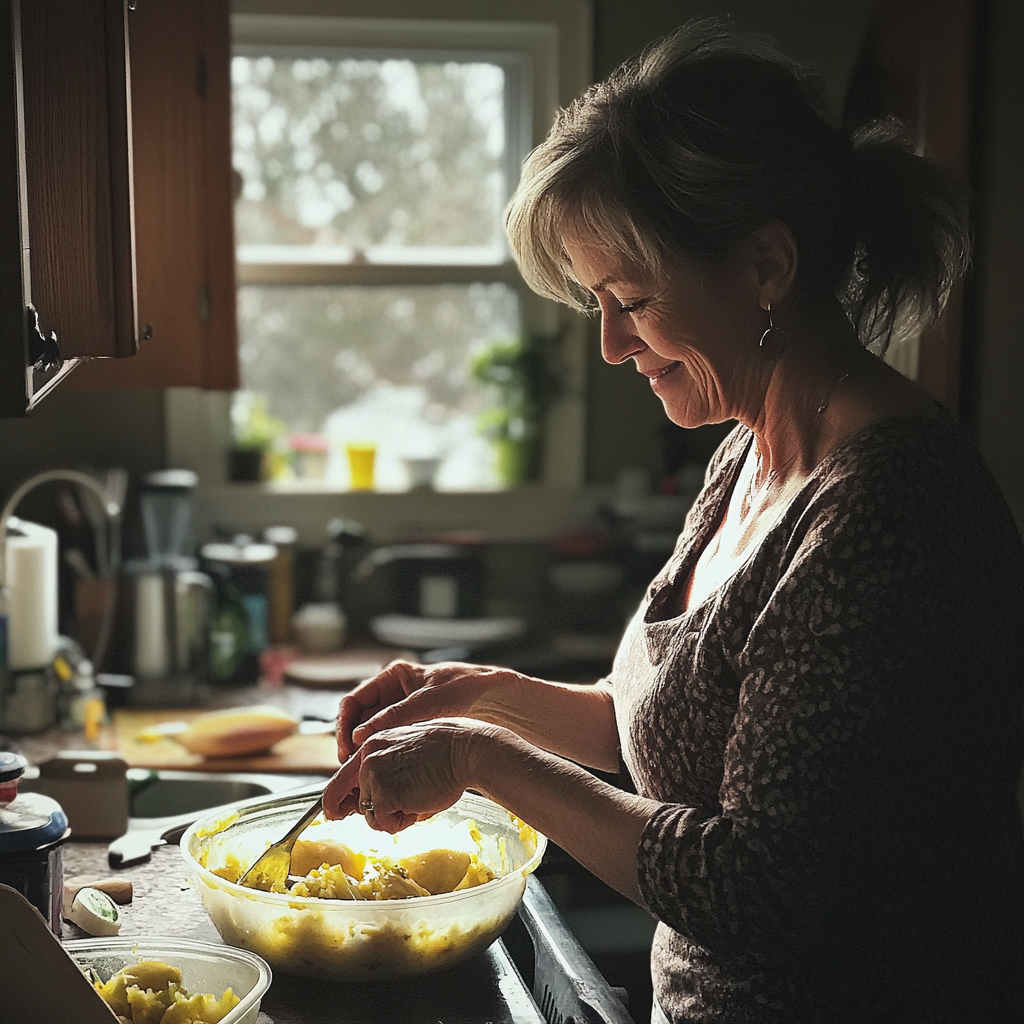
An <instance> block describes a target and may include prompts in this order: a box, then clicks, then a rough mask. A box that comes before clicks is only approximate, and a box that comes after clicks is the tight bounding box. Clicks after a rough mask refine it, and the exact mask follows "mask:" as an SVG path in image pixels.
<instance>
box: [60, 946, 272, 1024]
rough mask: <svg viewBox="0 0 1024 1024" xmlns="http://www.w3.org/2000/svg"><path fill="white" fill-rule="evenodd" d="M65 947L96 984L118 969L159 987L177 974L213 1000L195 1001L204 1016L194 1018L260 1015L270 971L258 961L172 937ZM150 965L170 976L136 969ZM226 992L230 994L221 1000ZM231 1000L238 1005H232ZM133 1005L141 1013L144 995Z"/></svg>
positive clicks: (245, 1022) (223, 1022) (233, 1022)
mask: <svg viewBox="0 0 1024 1024" xmlns="http://www.w3.org/2000/svg"><path fill="white" fill-rule="evenodd" d="M64 948H65V949H66V950H67V952H68V954H69V955H70V956H71V958H72V959H73V960H74V961H75V962H76V963H77V964H78V966H79V968H80V969H81V970H82V971H83V972H86V973H88V974H90V976H91V972H95V975H96V976H97V977H98V979H99V980H100V981H101V982H108V981H109V980H110V979H111V978H112V977H113V976H115V975H116V974H117V973H118V972H119V971H122V970H124V969H125V968H129V969H130V970H136V971H139V972H140V977H142V978H143V980H144V979H145V978H147V977H148V978H149V981H148V982H147V987H149V988H152V987H153V985H160V986H161V988H163V982H164V981H172V980H175V978H176V977H177V974H180V979H181V980H180V984H181V985H182V986H183V987H184V988H185V989H186V990H187V991H188V992H189V993H190V994H192V995H204V996H210V997H212V998H211V999H209V1000H199V1001H197V1003H198V1004H202V1003H206V1011H205V1013H204V1014H203V1015H202V1016H200V1017H199V1018H197V1019H216V1020H219V1024H253V1022H254V1021H255V1020H256V1017H257V1015H258V1014H259V1008H260V1000H261V999H262V998H263V994H264V993H265V992H266V990H267V988H268V987H269V986H270V980H271V972H270V968H269V967H268V966H267V964H266V963H265V962H264V961H263V960H262V959H261V958H260V957H258V956H256V955H254V954H253V953H250V952H248V951H247V950H243V949H233V948H232V947H230V946H222V945H218V944H217V943H213V942H199V941H196V940H189V939H174V938H155V939H148V940H142V939H140V938H138V937H137V936H135V937H131V938H129V937H118V938H106V939H73V940H71V941H69V942H66V943H65V944H64ZM153 962H157V963H163V964H166V965H168V966H169V967H170V968H171V969H172V973H171V974H169V975H167V976H166V977H164V976H163V975H161V976H160V977H157V975H158V974H159V972H158V971H157V970H156V969H155V968H154V967H152V966H141V967H140V965H147V964H152V963H153ZM174 972H177V974H175V973H174ZM118 987H119V986H118V985H117V983H116V982H115V984H114V985H112V986H111V989H112V990H115V991H116V989H117V988H118ZM228 989H230V990H231V995H230V996H229V997H228V998H227V999H226V1000H225V999H224V995H225V992H226V991H227V990H228ZM235 998H237V1000H238V1001H237V1003H234V1000H235ZM137 1001H138V1002H139V1005H140V1009H141V1008H142V1003H143V1002H145V1001H146V999H145V996H144V995H143V996H140V997H137ZM229 1003H234V1005H233V1006H231V1008H230V1009H227V1011H226V1012H225V1013H223V1015H222V1016H218V1014H217V1012H216V1011H217V1010H218V1009H219V1008H221V1009H222V1008H226V1007H227V1004H229ZM218 1004H219V1006H218ZM128 1019H130V1018H128ZM154 1019H156V1020H159V1018H158V1017H154Z"/></svg>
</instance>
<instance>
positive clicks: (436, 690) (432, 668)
mask: <svg viewBox="0 0 1024 1024" xmlns="http://www.w3.org/2000/svg"><path fill="white" fill-rule="evenodd" d="M518 678H520V677H519V675H518V674H517V673H516V672H512V671H510V670H508V669H497V668H487V667H485V666H482V665H465V664H462V663H461V662H456V661H447V662H441V663H439V664H436V665H414V664H411V663H410V662H407V661H393V662H392V663H391V664H390V665H388V666H387V667H385V668H384V669H383V670H382V671H381V672H379V673H378V674H377V675H375V676H374V677H373V678H372V679H367V680H366V681H365V682H363V683H360V685H359V686H357V687H356V688H355V689H354V690H353V691H352V692H351V693H350V694H348V695H347V696H346V697H345V698H344V699H343V700H342V702H341V707H340V708H339V709H338V719H337V730H336V731H337V738H338V760H339V761H342V762H344V761H346V760H347V759H348V758H349V757H351V755H352V754H353V753H354V752H355V750H356V749H357V748H358V747H359V746H360V745H361V744H362V743H364V742H365V741H366V739H367V738H368V737H369V736H372V735H373V734H374V733H376V732H380V730H381V729H393V728H396V727H398V726H401V725H411V724H413V723H414V722H424V721H427V720H429V719H432V718H458V717H462V716H467V717H474V713H475V717H480V718H484V719H485V720H486V721H495V719H494V718H493V717H491V716H489V715H487V714H486V712H485V708H486V706H487V705H488V703H490V701H489V699H488V695H489V694H493V693H494V691H495V690H496V689H500V688H503V687H504V686H507V685H513V684H514V682H515V680H516V679H518ZM496 724H501V723H500V722H496Z"/></svg>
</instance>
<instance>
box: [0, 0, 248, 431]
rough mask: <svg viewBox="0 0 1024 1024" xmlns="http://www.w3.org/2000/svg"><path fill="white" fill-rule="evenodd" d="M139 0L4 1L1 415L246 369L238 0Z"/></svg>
mask: <svg viewBox="0 0 1024 1024" xmlns="http://www.w3.org/2000/svg"><path fill="white" fill-rule="evenodd" d="M131 6H132V8H133V9H131V10H129V9H128V0H0V22H2V24H0V79H2V80H0V415H7V416H10V415H20V414H23V413H25V412H26V411H27V410H29V409H31V408H32V406H34V405H35V404H36V403H38V402H39V401H40V400H41V398H42V397H44V396H45V395H46V394H47V393H48V392H49V391H50V390H51V389H52V388H53V387H55V386H56V385H57V384H58V383H60V386H61V387H62V388H81V389H101V388H121V387H125V388H162V387H170V386H196V387H203V388H217V389H225V390H230V389H233V388H235V387H237V386H238V351H237V349H238V343H237V327H236V319H235V271H234V225H233V211H232V206H233V187H232V168H231V82H230V62H231V39H230V21H229V0H132V4H131ZM129 52H130V53H131V60H129ZM30 303H31V304H32V306H33V307H34V308H35V310H36V311H37V312H38V319H39V325H40V328H41V330H42V335H43V337H42V338H39V337H37V336H36V335H35V333H34V319H35V318H34V316H33V315H32V314H31V313H30V312H29V304H30ZM51 334H53V335H55V336H56V344H57V346H58V348H59V355H60V360H61V361H60V362H58V363H56V364H55V365H53V366H50V367H48V368H45V369H44V368H42V363H40V365H39V366H38V367H37V368H35V369H33V368H32V365H31V364H33V363H36V361H37V356H38V354H39V352H40V350H41V349H42V348H43V347H44V342H45V341H46V340H48V339H49V338H50V336H51ZM127 356H131V357H132V358H130V359H126V358H125V357H127ZM72 369H74V371H75V372H74V373H71V372H70V371H71V370H72Z"/></svg>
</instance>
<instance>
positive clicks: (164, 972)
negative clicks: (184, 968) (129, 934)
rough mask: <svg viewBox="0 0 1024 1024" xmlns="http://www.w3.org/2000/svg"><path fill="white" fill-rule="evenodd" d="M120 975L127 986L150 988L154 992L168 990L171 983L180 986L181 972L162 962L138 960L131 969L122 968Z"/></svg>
mask: <svg viewBox="0 0 1024 1024" xmlns="http://www.w3.org/2000/svg"><path fill="white" fill-rule="evenodd" d="M121 974H123V975H124V979H125V981H126V982H127V983H128V984H129V985H138V987H139V988H142V989H146V988H151V989H152V990H153V991H154V992H160V991H162V990H163V989H166V988H170V987H171V983H172V982H173V983H174V984H175V985H180V984H181V971H179V970H178V968H177V967H172V966H171V965H170V964H166V963H164V962H163V960H140V961H139V962H138V963H137V964H135V965H134V966H132V967H123V968H122V969H121Z"/></svg>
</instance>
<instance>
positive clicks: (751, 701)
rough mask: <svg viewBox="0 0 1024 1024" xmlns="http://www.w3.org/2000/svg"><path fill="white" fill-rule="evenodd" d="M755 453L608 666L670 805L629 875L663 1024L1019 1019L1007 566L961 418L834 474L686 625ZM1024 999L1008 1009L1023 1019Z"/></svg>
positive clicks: (851, 442)
mask: <svg viewBox="0 0 1024 1024" xmlns="http://www.w3.org/2000/svg"><path fill="white" fill-rule="evenodd" d="M751 443H752V435H751V433H750V432H749V431H748V430H747V429H746V428H743V427H738V428H737V429H736V430H735V431H733V433H732V434H730V436H729V437H728V438H727V439H726V440H725V442H724V443H723V445H722V447H721V448H720V449H719V451H718V452H717V453H716V456H715V458H714V459H713V460H712V463H711V465H710V466H709V469H708V475H707V480H706V484H705V488H704V490H703V492H702V493H701V494H700V496H699V497H698V499H697V501H696V503H695V504H694V506H693V508H692V509H691V511H690V513H689V515H688V517H687V520H686V523H685V528H684V531H683V533H682V535H681V537H680V539H679V541H678V544H677V546H676V549H675V553H674V554H673V556H672V558H671V559H670V561H669V562H668V564H667V566H666V567H665V568H664V570H663V571H662V572H661V574H660V575H659V576H658V577H657V579H656V580H655V581H654V583H653V584H652V585H651V586H650V588H649V590H648V592H647V594H646V597H645V600H644V602H643V604H642V605H641V607H640V609H639V610H638V612H637V614H636V616H635V617H634V619H633V621H632V623H631V624H630V626H629V628H628V630H627V632H626V635H625V637H624V639H623V642H622V646H621V647H620V650H619V653H618V655H617V657H616V661H615V665H614V668H613V671H612V676H611V680H612V684H613V687H614V693H615V706H616V716H617V720H618V728H619V734H620V741H621V747H622V754H623V758H624V760H625V763H626V766H627V767H628V768H629V770H630V773H631V774H632V776H633V779H634V781H635V783H636V786H637V788H638V791H639V792H640V793H642V794H644V795H646V796H649V797H651V798H653V799H656V800H659V801H663V802H664V803H663V806H662V807H660V808H659V809H658V810H657V811H656V813H655V814H654V815H653V817H652V818H651V820H650V821H649V822H648V824H647V826H646V828H645V829H644V832H643V835H642V838H641V843H640V848H639V851H638V861H637V877H638V881H639V886H640V891H641V894H642V896H643V899H644V901H645V903H646V905H647V907H648V909H649V910H650V911H651V912H652V913H653V914H654V915H655V916H656V917H657V918H658V920H659V925H658V928H657V932H656V935H655V939H654V947H653V951H652V969H653V975H654V987H655V995H656V997H657V999H658V1001H659V1003H660V1005H661V1007H662V1009H663V1010H664V1011H665V1013H666V1015H667V1016H668V1017H669V1019H670V1020H672V1021H673V1022H676V1021H716V1022H717V1021H785V1022H787V1024H798V1022H802V1021H857V1022H878V1024H881V1022H884V1021H899V1022H900V1024H910V1022H913V1021H921V1022H925V1021H926V1022H928V1024H939V1022H941V1021H957V1022H964V1021H973V1020H978V1021H1000V1022H1001V1021H1009V1020H1015V1019H1017V1017H1016V1016H1014V1015H1011V1011H1010V1010H1009V1009H1008V1007H1007V1005H1006V1004H1005V1003H1004V999H1005V998H1006V997H1005V994H1004V989H1005V988H1006V987H1007V986H1006V983H1007V982H1020V981H1021V980H1024V959H1022V956H1021V949H1022V945H1021V930H1022V927H1024V925H1022V922H1024V915H1022V913H1021V906H1022V905H1024V904H1022V901H1021V898H1020V892H1019V890H1020V887H1021V885H1022V884H1024V844H1022V842H1021V825H1020V820H1019V816H1018V813H1017V810H1016V801H1015V790H1016V785H1017V777H1018V772H1019V769H1020V764H1021V758H1022V749H1024V748H1022V729H1021V711H1022V693H1021V691H1022V672H1024V667H1022V666H1024V652H1022V643H1024V553H1022V549H1021V542H1020V537H1019V534H1018V532H1017V530H1016V528H1015V526H1014V523H1013V521H1012V519H1011V517H1010V514H1009V511H1008V510H1007V508H1006V505H1005V502H1004V501H1003V499H1002V497H1001V495H1000V494H999V491H998V489H997V487H996V485H995V483H994V481H993V480H992V478H991V476H990V474H989V473H988V471H987V470H986V468H985V466H984V464H983V462H982V460H981V458H980V456H979V454H978V453H977V451H976V449H975V448H974V447H973V445H972V443H971V442H970V441H969V439H967V438H966V436H965V435H964V434H963V433H962V431H961V430H960V428H959V427H958V426H957V424H956V423H955V422H954V421H953V419H952V418H951V417H949V416H948V415H946V414H943V415H942V416H941V417H940V418H938V419H928V418H925V417H906V418H893V419H887V420H884V421H882V422H880V423H877V424H874V425H872V426H869V427H867V428H865V429H863V430H861V431H860V432H858V433H857V434H855V435H854V436H853V437H851V438H849V439H848V440H847V441H845V442H844V443H843V444H841V445H840V446H839V447H838V448H837V449H835V450H834V451H833V452H831V453H830V454H829V456H828V457H827V458H826V459H825V460H824V462H822V464H821V465H820V466H818V467H817V469H816V470H815V471H814V472H813V474H812V475H811V477H810V478H809V479H808V481H807V483H806V485H805V486H804V487H803V488H802V490H801V491H800V493H799V494H798V495H797V496H796V498H795V499H793V501H792V503H791V504H790V505H789V507H788V508H787V510H786V512H785V514H784V515H783V516H782V518H781V519H780V520H779V522H778V524H777V525H776V526H775V527H774V528H773V529H772V530H771V532H770V533H769V534H768V536H767V537H766V538H765V539H764V541H763V542H762V543H761V544H760V545H759V547H758V548H757V549H756V550H755V551H754V553H753V554H752V555H751V556H750V557H749V559H748V560H747V561H746V563H745V564H744V565H743V566H742V568H741V569H740V570H739V571H738V572H737V573H736V574H735V575H734V576H733V577H732V578H731V579H730V580H729V581H728V582H726V583H725V584H724V585H723V586H722V587H721V588H720V589H719V590H717V591H715V592H714V593H712V594H711V595H710V596H708V597H707V598H706V599H705V600H703V601H702V602H700V603H697V604H694V605H693V606H692V607H690V608H689V609H688V610H687V611H685V612H681V611H680V609H681V608H682V607H683V594H684V592H685V587H686V583H687V580H688V578H689V575H690V572H691V570H692V568H693V566H694V564H695V562H696V560H697V557H698V556H699V554H700V551H701V550H702V548H703V546H704V544H705V542H706V541H707V539H708V537H709V536H710V535H711V533H712V532H713V531H714V529H715V526H716V524H717V522H718V520H719V518H720V515H721V514H722V512H723V510H724V508H725V507H726V505H727V503H728V501H729V497H730V494H731V491H732V487H733V484H734V482H735V480H736V477H737V474H738V473H739V469H740V466H741V464H742V462H743V459H744V457H745V455H746V454H747V451H748V448H749V446H750V444H751ZM1022 1005H1024V1004H1022Z"/></svg>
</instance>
